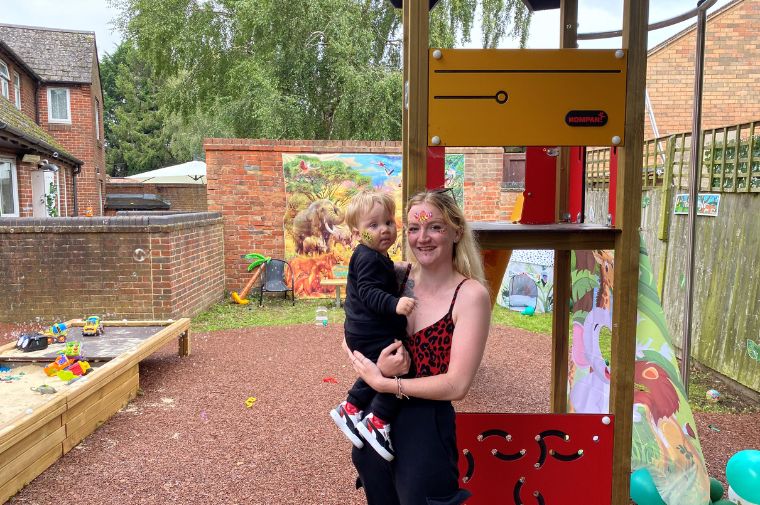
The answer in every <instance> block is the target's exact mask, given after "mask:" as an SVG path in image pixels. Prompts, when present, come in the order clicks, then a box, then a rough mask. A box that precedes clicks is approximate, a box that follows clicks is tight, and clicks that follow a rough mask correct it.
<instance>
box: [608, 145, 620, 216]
mask: <svg viewBox="0 0 760 505" xmlns="http://www.w3.org/2000/svg"><path fill="white" fill-rule="evenodd" d="M617 167H618V150H617V147H612V148H610V190H609V193H610V203H609V213H610V223H609V225H610V226H615V210H616V208H617V194H616V193H617V191H615V190H616V188H617Z"/></svg>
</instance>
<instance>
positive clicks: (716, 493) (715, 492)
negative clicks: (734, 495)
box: [710, 477, 724, 502]
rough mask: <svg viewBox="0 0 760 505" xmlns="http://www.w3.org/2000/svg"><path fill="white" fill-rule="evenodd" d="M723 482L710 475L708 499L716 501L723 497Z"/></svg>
mask: <svg viewBox="0 0 760 505" xmlns="http://www.w3.org/2000/svg"><path fill="white" fill-rule="evenodd" d="M723 491H724V490H723V484H721V483H720V481H719V480H718V479H716V478H715V477H710V501H712V502H716V501H718V500H720V499H721V498H723Z"/></svg>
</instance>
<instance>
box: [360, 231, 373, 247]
mask: <svg viewBox="0 0 760 505" xmlns="http://www.w3.org/2000/svg"><path fill="white" fill-rule="evenodd" d="M362 241H363V242H364V243H365V244H367V245H372V244H373V243H374V241H375V239H374V237H373V236H372V234H371V233H370V232H368V231H365V232H362Z"/></svg>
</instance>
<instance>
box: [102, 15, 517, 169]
mask: <svg viewBox="0 0 760 505" xmlns="http://www.w3.org/2000/svg"><path fill="white" fill-rule="evenodd" d="M111 3H112V4H113V5H115V6H116V7H117V8H118V9H119V11H120V16H119V18H118V20H117V23H116V24H117V26H118V28H120V29H121V31H122V32H123V33H124V34H125V36H126V40H127V42H125V43H124V48H122V47H120V48H119V49H118V50H117V51H116V53H114V55H113V56H110V57H109V58H107V60H108V62H107V63H106V62H104V67H107V69H104V73H109V75H108V76H105V77H104V81H108V82H109V85H107V86H104V88H106V90H107V96H109V98H108V99H107V103H108V104H110V105H114V104H119V105H120V106H119V107H117V108H116V112H114V115H115V116H116V117H111V118H107V121H108V123H107V138H108V141H109V145H110V146H112V147H113V148H114V149H115V150H114V154H113V155H112V159H111V160H109V164H110V165H112V164H114V163H116V164H119V163H124V164H126V165H127V166H128V167H129V168H128V170H129V171H130V172H134V171H142V170H143V167H147V168H155V167H156V165H157V164H160V163H161V162H162V161H164V160H166V159H169V158H171V157H172V156H174V157H180V158H181V159H187V156H188V153H189V152H191V151H193V150H194V149H193V146H194V147H195V149H197V150H200V140H201V138H202V137H203V136H204V135H205V136H210V135H224V136H236V137H248V138H273V139H282V138H300V139H353V140H398V139H400V138H401V107H400V104H401V99H402V96H401V94H402V75H401V57H402V55H401V42H402V41H401V38H402V37H401V12H400V10H397V9H394V8H393V7H392V5H391V4H390V2H388V1H387V0H312V1H308V2H307V1H292V0H161V1H156V0H111ZM478 5H480V6H481V8H482V17H483V20H484V21H483V23H484V25H483V26H484V29H483V44H484V46H486V47H494V46H495V45H496V44H498V42H499V41H501V40H503V39H504V38H506V37H515V38H518V39H520V40H521V42H523V43H524V41H525V38H526V36H527V29H528V24H529V21H530V14H529V13H528V11H527V9H526V8H525V7H524V5H523V3H522V1H521V0H481V1H478V0H441V2H440V3H439V5H438V6H437V7H436V8H435V9H433V11H432V13H431V30H430V33H431V35H430V39H431V44H432V45H435V46H439V47H451V46H454V45H455V44H456V43H457V42H463V41H469V39H470V33H471V29H472V26H473V23H474V21H475V12H476V9H477V7H478ZM133 55H134V58H132V56H133ZM137 62H139V64H138V63H137ZM112 70H113V72H112ZM111 73H112V74H113V75H115V77H112V76H111ZM127 78H130V79H132V86H130V85H129V83H128V82H126V80H127ZM112 92H113V94H112ZM138 99H139V100H138ZM138 103H142V104H143V106H142V107H143V110H141V111H140V110H137V104H138ZM106 110H110V108H108V107H107V108H106ZM167 124H171V125H173V126H174V128H167V127H165V126H166V125H167ZM162 125H163V126H164V127H163V128H162V127H161V126H162ZM128 126H129V129H127V128H128ZM131 131H134V132H136V133H130V132H131ZM131 135H135V136H137V138H132V137H131ZM137 146H140V149H138V148H137Z"/></svg>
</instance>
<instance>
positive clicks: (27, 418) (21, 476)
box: [0, 318, 190, 503]
mask: <svg viewBox="0 0 760 505" xmlns="http://www.w3.org/2000/svg"><path fill="white" fill-rule="evenodd" d="M66 324H67V325H68V326H70V327H72V326H74V327H75V326H82V325H83V322H82V320H80V319H76V320H72V321H67V323H66ZM103 324H104V326H105V327H106V328H108V327H113V326H121V327H124V326H127V327H129V326H132V327H135V326H137V327H139V326H163V327H164V328H162V329H161V330H159V331H158V332H157V333H155V334H153V335H152V336H150V337H148V338H147V339H145V340H144V341H143V342H141V343H140V344H139V345H138V346H137V347H135V348H134V349H133V350H131V351H128V352H124V353H121V354H119V355H118V356H117V357H115V358H114V359H112V360H110V361H108V362H107V363H105V364H103V365H102V366H99V367H98V368H97V370H96V372H95V373H92V374H88V376H87V380H86V381H77V382H75V383H73V384H72V386H71V387H70V388H68V389H66V390H62V391H59V392H57V393H55V394H53V395H51V398H50V400H48V401H47V402H46V403H44V404H43V405H41V406H40V407H38V408H36V409H35V410H34V412H33V413H32V414H24V415H21V416H19V417H18V418H16V419H15V420H13V421H12V422H10V423H9V424H8V425H5V426H2V427H0V503H5V501H7V500H8V499H9V498H10V497H12V496H13V495H15V494H16V493H17V492H18V491H19V490H20V489H21V488H23V487H24V486H25V485H27V484H28V483H29V482H31V481H32V480H33V479H34V478H35V477H37V476H38V475H39V474H41V473H42V472H43V471H45V469H47V468H48V467H49V466H51V465H52V464H53V463H55V462H56V461H57V460H58V459H59V458H60V457H61V456H63V455H64V454H66V453H67V452H69V451H70V450H71V449H72V448H74V447H75V446H76V445H77V444H78V443H79V442H81V441H82V440H84V438H85V437H87V435H89V434H90V433H92V432H93V431H95V430H96V429H97V428H98V427H99V426H100V425H101V424H103V423H104V422H105V421H106V420H108V419H109V418H110V417H111V416H113V415H114V414H115V413H116V412H118V411H119V410H120V409H121V408H123V407H124V406H125V405H126V404H127V403H129V401H130V400H132V399H134V398H135V396H137V389H138V386H139V384H140V378H139V363H140V361H142V360H143V359H145V358H146V357H148V356H150V355H151V354H153V353H154V352H155V351H156V350H158V349H159V348H161V347H163V346H164V345H165V344H167V343H169V342H171V341H172V340H174V339H178V343H179V349H178V352H179V355H180V356H189V355H190V319H187V318H182V319H179V320H177V321H104V322H103ZM14 347H15V342H10V343H9V344H6V345H2V346H0V362H2V358H3V353H4V352H6V351H9V350H11V349H14ZM0 404H1V401H0Z"/></svg>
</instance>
